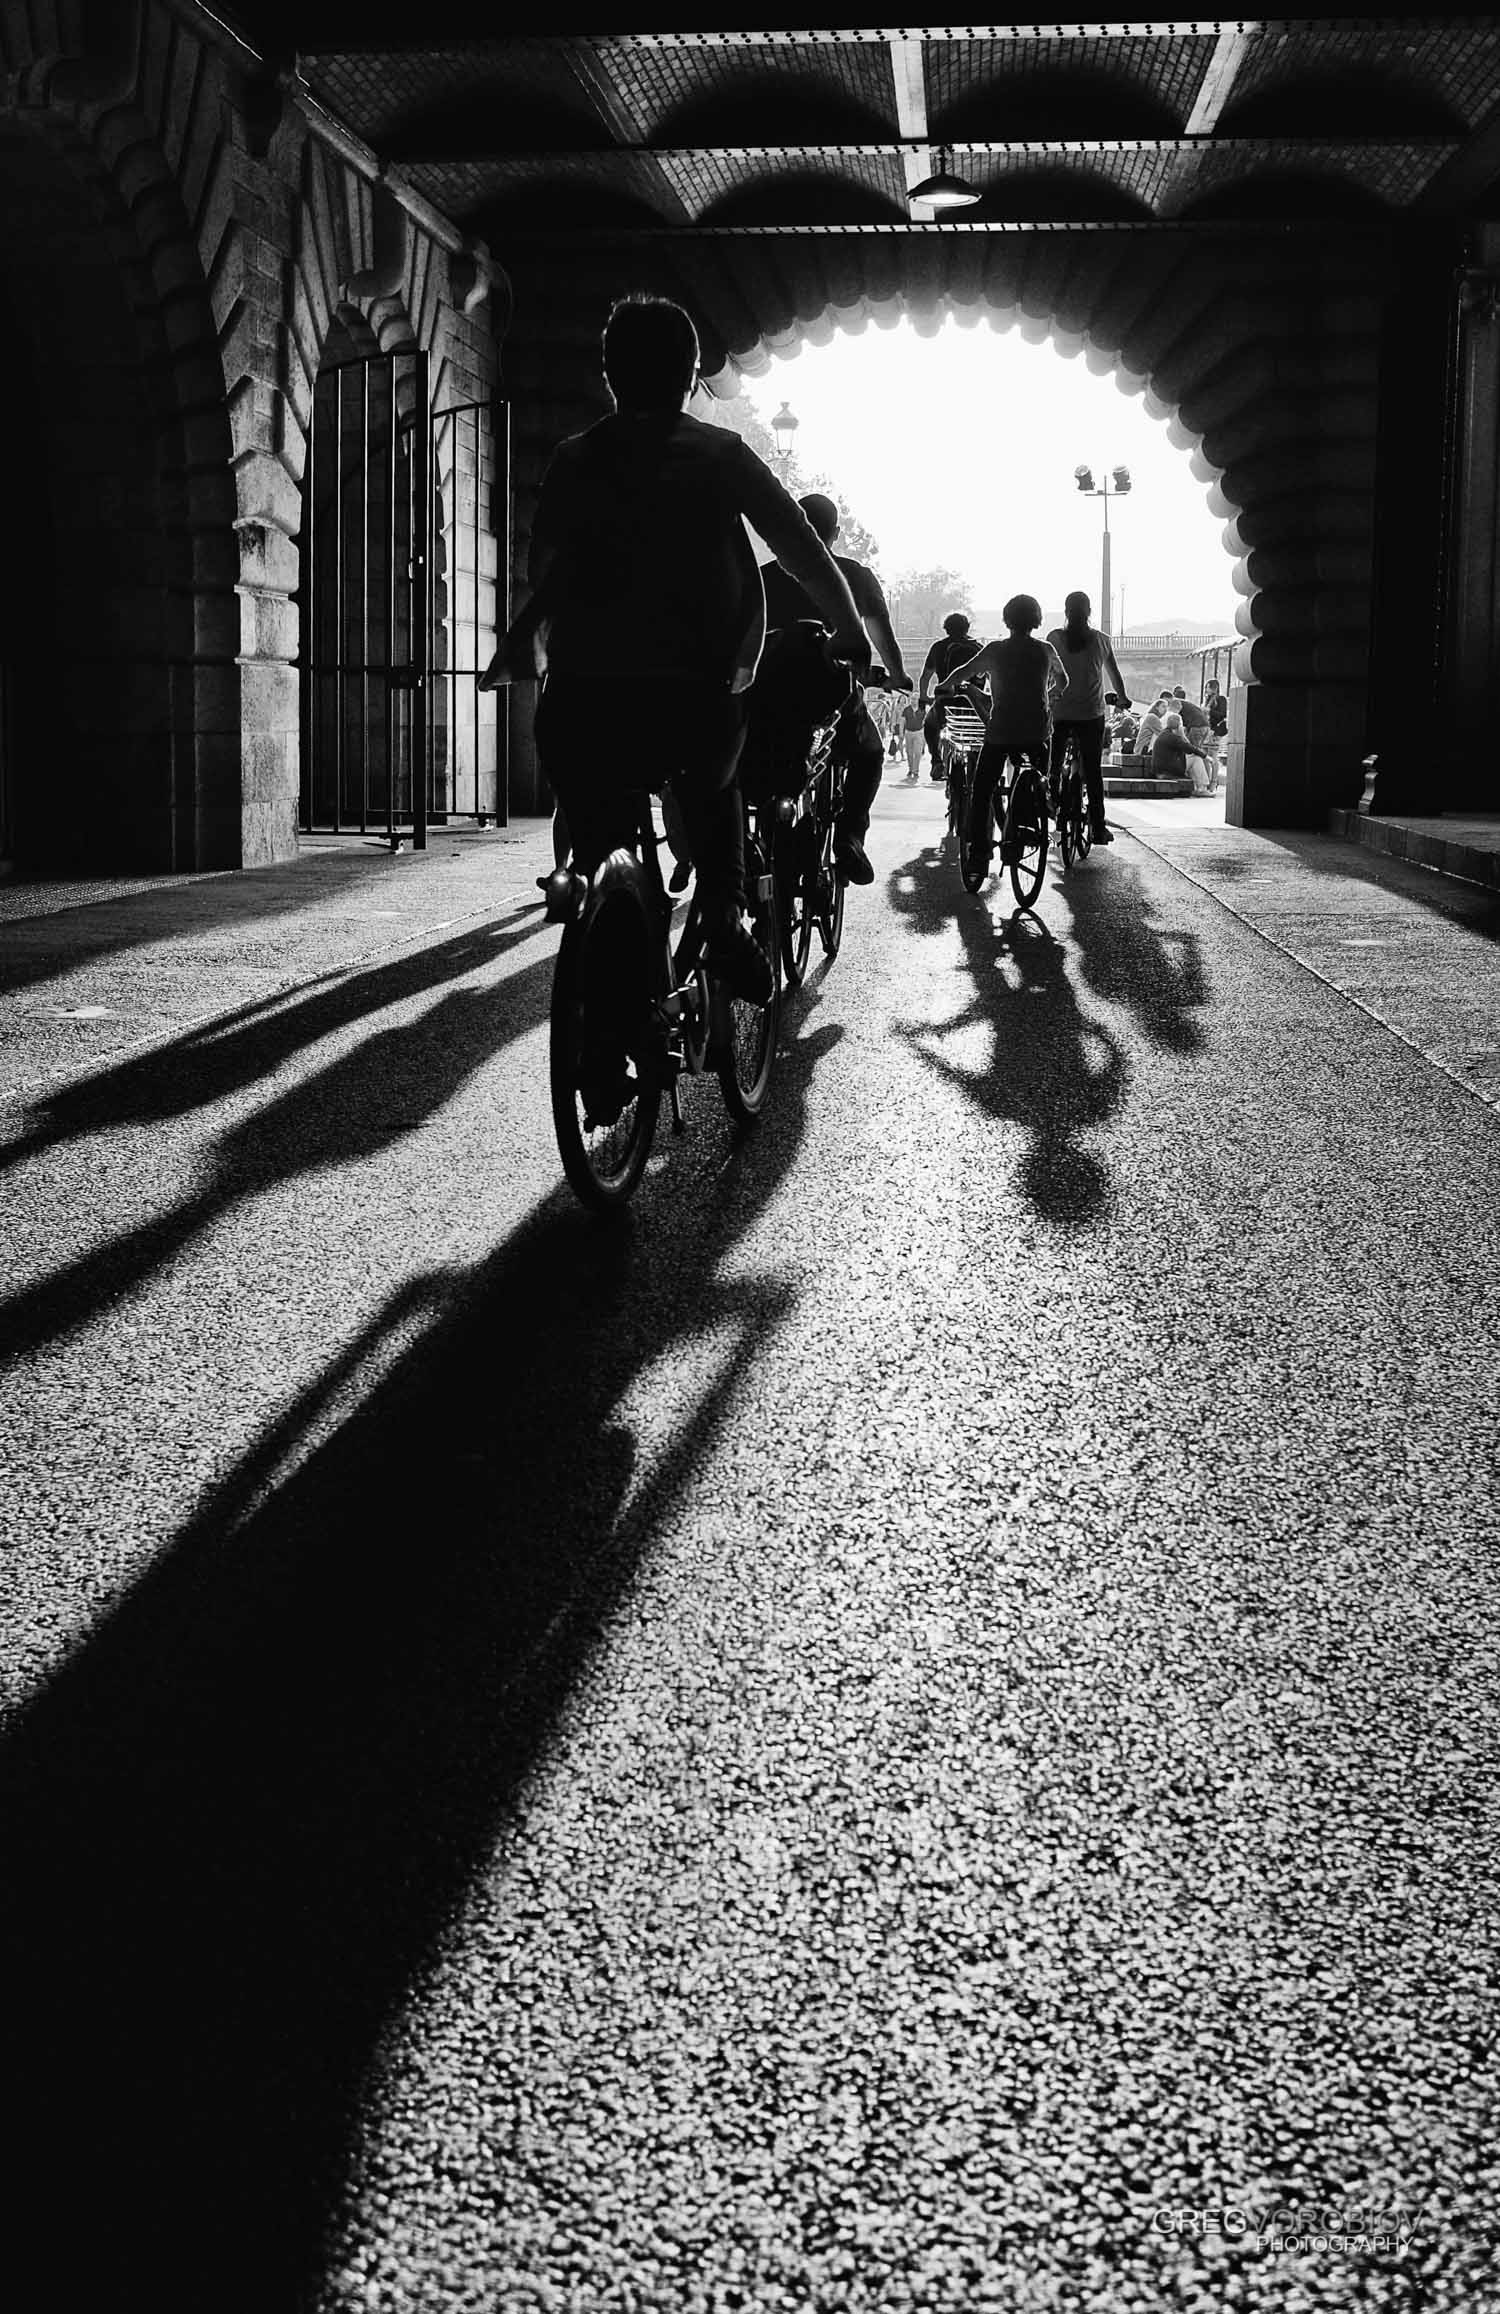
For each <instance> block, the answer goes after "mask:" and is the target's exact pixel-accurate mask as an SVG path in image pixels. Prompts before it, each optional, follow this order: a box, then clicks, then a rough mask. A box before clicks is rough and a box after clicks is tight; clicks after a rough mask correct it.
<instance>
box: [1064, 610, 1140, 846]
mask: <svg viewBox="0 0 1500 2314" xmlns="http://www.w3.org/2000/svg"><path fill="white" fill-rule="evenodd" d="M1092 608H1093V605H1092V604H1091V603H1090V601H1089V598H1088V596H1087V595H1086V594H1084V592H1083V591H1082V589H1081V588H1079V589H1077V590H1075V592H1074V593H1072V594H1070V595H1069V596H1068V597H1067V600H1066V601H1065V602H1064V604H1063V609H1064V611H1065V612H1066V614H1067V623H1066V625H1065V626H1061V627H1054V628H1053V629H1052V631H1051V633H1050V634H1049V635H1048V637H1047V640H1048V642H1049V643H1050V644H1051V645H1052V647H1053V649H1054V650H1055V651H1056V652H1057V654H1058V656H1059V658H1060V659H1061V660H1062V663H1063V667H1064V670H1065V672H1066V675H1067V687H1066V689H1065V690H1064V692H1063V694H1062V697H1061V698H1060V699H1059V700H1058V702H1057V705H1056V708H1055V710H1054V714H1053V723H1052V764H1051V771H1052V778H1053V781H1054V783H1055V782H1056V780H1057V778H1058V775H1059V774H1060V772H1061V770H1062V767H1063V759H1064V757H1065V755H1066V753H1067V747H1068V741H1069V739H1070V738H1072V739H1074V740H1075V741H1076V743H1077V746H1078V753H1079V763H1080V767H1081V769H1082V772H1083V786H1084V793H1085V795H1086V796H1087V798H1088V809H1089V824H1090V827H1091V829H1092V831H1093V841H1094V842H1095V843H1096V844H1112V843H1113V842H1114V840H1115V839H1114V837H1113V836H1112V835H1111V834H1110V831H1109V829H1108V828H1107V827H1106V825H1105V822H1104V773H1103V770H1102V768H1101V767H1102V764H1103V760H1104V710H1105V704H1106V701H1107V700H1108V698H1109V697H1110V696H1111V694H1109V693H1108V692H1106V690H1105V688H1104V685H1105V679H1106V677H1107V678H1108V680H1109V681H1110V682H1111V683H1112V684H1113V685H1114V694H1113V696H1115V697H1116V698H1118V699H1121V700H1124V701H1125V704H1126V705H1127V706H1128V705H1129V699H1128V696H1127V694H1126V690H1125V684H1124V680H1123V678H1122V677H1121V674H1120V670H1119V668H1118V667H1117V666H1116V664H1115V655H1114V652H1113V650H1112V649H1111V647H1110V641H1109V637H1108V636H1107V635H1101V634H1100V632H1099V630H1098V629H1097V627H1091V626H1090V625H1089V612H1090V610H1091V609H1092Z"/></svg>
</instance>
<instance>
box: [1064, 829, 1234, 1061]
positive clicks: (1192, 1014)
mask: <svg viewBox="0 0 1500 2314" xmlns="http://www.w3.org/2000/svg"><path fill="white" fill-rule="evenodd" d="M1101 868H1102V873H1101V872H1100V870H1101ZM1063 896H1064V898H1065V899H1066V901H1067V905H1068V928H1069V931H1070V932H1071V934H1072V937H1073V939H1074V941H1075V942H1076V943H1077V947H1078V955H1079V961H1080V964H1081V967H1082V972H1083V978H1084V979H1085V981H1086V982H1087V983H1088V985H1089V987H1090V988H1091V989H1092V990H1093V991H1094V994H1095V995H1096V996H1101V997H1103V998H1105V999H1106V1001H1107V1002H1109V1003H1111V1004H1120V1005H1124V1006H1126V1007H1127V1008H1128V1009H1129V1010H1130V1011H1131V1012H1132V1013H1133V1014H1134V1015H1135V1017H1136V1019H1137V1021H1138V1022H1139V1023H1140V1026H1141V1028H1142V1029H1143V1030H1144V1032H1145V1034H1146V1035H1147V1036H1148V1037H1149V1038H1150V1039H1151V1042H1152V1043H1153V1044H1156V1045H1161V1046H1164V1047H1166V1048H1167V1049H1168V1050H1169V1051H1172V1052H1179V1053H1196V1052H1201V1051H1202V1049H1203V1046H1204V1042H1205V1039H1204V1032H1203V1024H1202V1021H1201V1019H1200V1018H1199V1017H1198V1015H1200V1014H1201V1012H1202V1010H1203V1008H1204V1007H1205V1006H1206V1005H1207V1003H1208V1000H1209V985H1208V974H1207V970H1206V967H1205V965H1204V961H1203V944H1202V942H1201V940H1200V939H1199V937H1198V935H1197V933H1196V932H1190V931H1188V930H1186V929H1185V928H1183V927H1181V926H1177V925H1164V924H1162V923H1161V921H1160V917H1159V911H1158V909H1157V906H1156V903H1155V902H1154V901H1153V899H1152V898H1151V895H1150V892H1149V890H1148V887H1147V882H1146V878H1145V877H1144V876H1143V875H1142V874H1141V871H1140V869H1139V868H1137V867H1136V866H1134V865H1133V864H1132V862H1131V861H1130V860H1128V859H1123V858H1122V857H1121V855H1120V851H1119V849H1118V847H1117V848H1116V850H1115V851H1114V852H1112V853H1111V855H1110V859H1109V864H1108V866H1107V868H1104V867H1103V864H1102V863H1095V862H1092V861H1091V862H1089V863H1086V864H1085V865H1084V866H1083V867H1081V868H1076V869H1074V870H1073V872H1072V873H1071V874H1070V875H1069V876H1068V877H1067V878H1066V880H1065V882H1064V885H1063Z"/></svg>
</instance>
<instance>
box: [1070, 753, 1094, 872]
mask: <svg viewBox="0 0 1500 2314" xmlns="http://www.w3.org/2000/svg"><path fill="white" fill-rule="evenodd" d="M1076 803H1077V810H1078V819H1077V823H1076V833H1075V835H1074V839H1073V856H1074V858H1075V859H1076V860H1077V861H1078V863H1079V865H1080V866H1081V865H1082V864H1083V862H1084V861H1085V860H1086V859H1087V858H1088V856H1089V854H1090V852H1091V851H1092V850H1093V848H1094V823H1093V821H1092V820H1091V819H1090V818H1089V815H1088V808H1087V806H1086V805H1085V803H1084V800H1083V776H1082V774H1081V773H1080V775H1079V779H1078V795H1077V798H1076Z"/></svg>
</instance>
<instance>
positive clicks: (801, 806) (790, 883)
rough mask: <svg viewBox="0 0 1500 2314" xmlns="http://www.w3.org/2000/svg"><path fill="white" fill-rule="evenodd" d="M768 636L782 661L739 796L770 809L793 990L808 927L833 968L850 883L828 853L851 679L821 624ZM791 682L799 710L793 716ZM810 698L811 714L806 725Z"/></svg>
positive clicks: (872, 675) (757, 717) (871, 683)
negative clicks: (779, 647)
mask: <svg viewBox="0 0 1500 2314" xmlns="http://www.w3.org/2000/svg"><path fill="white" fill-rule="evenodd" d="M774 640H775V641H776V642H777V643H778V644H781V645H782V646H783V649H782V651H781V652H780V653H779V654H778V655H777V656H778V657H779V658H780V661H781V663H780V665H779V666H778V665H777V664H776V663H775V661H774V660H773V663H772V666H771V669H770V680H769V682H768V683H767V686H766V690H765V692H764V693H763V694H762V698H761V704H760V707H759V711H758V712H757V711H756V709H755V707H754V706H752V715H751V726H750V733H749V737H748V740H747V743H746V749H745V756H744V761H743V769H742V779H743V783H744V786H745V789H746V792H747V793H748V794H750V795H752V796H754V797H757V798H759V799H761V801H762V804H763V807H765V808H769V810H770V812H771V815H772V823H771V824H772V833H771V847H770V849H771V860H772V866H773V870H774V874H775V886H776V913H777V922H778V926H779V928H780V940H781V969H782V977H783V980H784V982H785V985H786V986H787V988H789V989H797V988H800V987H801V985H802V982H803V980H804V979H805V977H806V974H807V967H808V964H809V962H810V960H811V956H812V939H813V934H814V932H816V933H817V935H818V938H819V940H820V942H821V943H822V948H823V954H824V956H825V957H826V959H827V961H828V962H829V963H830V964H832V963H833V962H834V960H835V958H836V957H837V955H838V952H839V949H840V947H841V946H842V943H843V938H844V906H845V899H846V894H847V890H848V887H847V884H846V882H845V879H844V877H843V876H842V875H841V874H840V872H839V869H838V865H837V862H836V859H835V844H836V840H837V834H838V822H839V814H840V810H841V808H842V805H843V798H844V781H845V772H846V766H845V763H844V760H843V755H842V752H841V749H840V746H839V723H840V719H841V717H842V716H843V714H844V712H845V710H846V709H847V707H848V705H849V703H850V701H851V700H852V699H853V697H854V695H855V689H856V685H855V682H854V678H853V677H852V676H851V675H850V672H849V670H848V668H847V667H846V666H845V665H844V664H843V662H842V661H841V660H839V659H837V658H836V657H835V656H834V654H833V649H832V637H831V635H830V634H829V632H828V630H827V629H826V628H824V627H822V626H819V625H817V624H816V623H815V622H813V621H811V620H803V621H799V623H798V626H797V627H796V628H795V629H781V630H778V633H777V636H776V637H775V638H774ZM798 661H800V665H799V664H798ZM861 681H862V682H863V684H864V685H865V687H867V688H868V689H871V690H876V689H885V688H887V687H888V684H889V678H888V677H887V676H886V674H885V671H884V670H883V669H882V668H879V667H872V668H871V669H870V671H869V673H868V675H866V676H864V677H863V678H861ZM793 686H795V687H796V690H797V693H798V695H799V702H800V712H793V707H792V701H791V698H790V696H789V694H790V691H791V689H792V687H793ZM778 688H779V689H780V692H781V696H780V697H779V698H778V696H777V693H778ZM753 697H754V695H753V694H752V699H753ZM809 700H813V701H814V702H815V704H814V705H813V707H812V712H813V714H814V715H815V716H816V718H817V720H815V721H814V722H813V723H812V726H811V729H810V730H809V728H808V723H807V714H808V701H809Z"/></svg>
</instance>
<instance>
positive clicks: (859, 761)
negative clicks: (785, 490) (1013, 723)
mask: <svg viewBox="0 0 1500 2314" xmlns="http://www.w3.org/2000/svg"><path fill="white" fill-rule="evenodd" d="M797 503H798V505H799V506H800V507H801V509H802V511H803V513H804V514H805V515H806V516H807V519H808V521H809V522H810V523H811V524H812V526H813V529H814V530H815V531H816V532H817V534H818V536H819V538H820V539H821V540H822V542H823V544H824V546H826V547H827V549H828V551H829V553H830V554H832V553H833V542H834V540H835V539H836V538H837V537H838V534H839V510H838V508H837V507H836V506H835V505H834V503H833V500H832V499H831V498H827V497H825V496H824V494H823V492H822V491H821V490H812V491H809V492H808V494H807V496H806V497H805V498H799V499H798V501H797ZM773 544H774V541H773ZM833 559H834V561H835V562H836V563H837V564H838V567H839V569H840V570H841V571H842V572H843V574H844V577H845V578H846V579H847V581H848V583H849V592H850V594H851V595H852V596H853V598H854V607H855V609H856V610H857V611H858V613H859V615H860V618H861V619H862V621H863V622H864V629H865V632H866V634H867V635H868V636H869V638H870V641H871V642H872V643H873V644H874V646H875V649H876V650H877V651H878V652H879V654H880V658H881V662H882V664H883V665H884V667H885V670H886V673H887V675H888V676H889V678H890V682H891V687H892V689H893V690H896V691H909V690H910V689H911V678H910V677H909V676H908V674H907V672H906V668H905V665H904V663H903V661H902V657H901V645H900V644H899V643H898V642H897V640H896V631H895V629H894V628H893V626H892V625H891V614H890V611H889V610H888V609H887V607H886V600H885V596H884V594H883V593H882V592H881V586H880V581H879V579H878V578H877V577H876V576H875V573H874V572H873V571H872V570H871V569H870V567H869V565H868V564H867V563H862V562H856V560H855V558H854V556H853V555H852V554H835V555H834V556H833ZM760 575H761V580H762V583H763V584H764V586H765V590H766V622H767V624H768V625H769V626H771V627H790V626H793V625H795V624H796V622H797V621H798V620H799V619H815V618H817V617H818V615H819V614H818V611H817V607H816V605H815V604H814V603H812V602H811V601H810V600H809V597H808V593H807V589H806V587H804V586H803V585H802V584H801V583H800V582H799V580H798V579H797V578H796V577H795V576H794V575H793V573H792V572H791V571H789V570H786V569H784V568H783V567H782V564H781V561H780V560H779V559H778V560H777V561H775V562H768V563H762V565H761V572H760ZM836 744H837V747H838V751H839V756H840V759H841V761H842V763H843V766H844V800H843V803H842V805H841V806H840V809H839V817H838V831H837V834H836V836H835V839H834V855H833V856H834V864H835V866H836V867H837V869H838V872H839V874H840V875H841V876H842V877H844V879H845V881H846V882H848V883H851V884H873V882H874V881H875V870H874V869H873V868H872V867H871V865H870V861H869V856H868V854H867V853H866V851H865V843H864V839H865V836H866V833H867V832H868V830H869V825H870V811H871V807H872V806H873V804H874V801H875V798H876V796H877V795H878V794H879V792H880V782H881V779H882V778H883V777H884V774H885V741H884V740H883V739H882V738H881V736H880V731H879V727H878V726H877V724H876V722H875V718H874V717H873V715H872V714H871V713H870V710H869V708H868V707H867V706H866V705H865V700H864V694H863V693H862V692H861V691H860V690H859V689H858V688H857V687H856V689H855V691H854V693H853V695H852V697H851V698H850V700H849V704H848V705H847V707H845V709H844V711H843V713H842V714H841V715H840V717H839V730H838V739H837V742H836Z"/></svg>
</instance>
